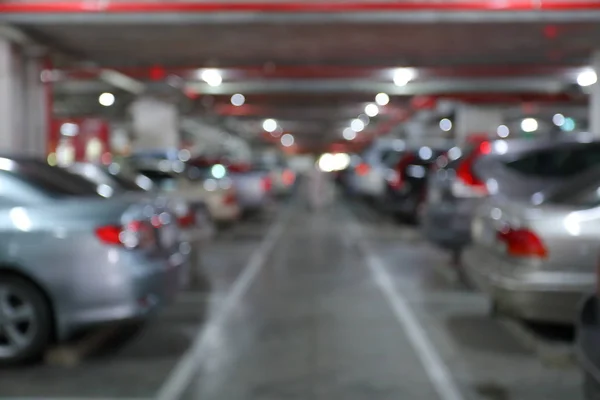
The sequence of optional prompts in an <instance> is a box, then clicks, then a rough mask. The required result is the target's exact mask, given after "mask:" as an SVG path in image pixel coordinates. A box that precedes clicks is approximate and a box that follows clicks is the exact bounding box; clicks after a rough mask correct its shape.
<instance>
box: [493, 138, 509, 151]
mask: <svg viewBox="0 0 600 400" xmlns="http://www.w3.org/2000/svg"><path fill="white" fill-rule="evenodd" d="M494 150H495V151H496V153H498V154H506V152H507V151H508V143H506V141H504V140H496V141H495V142H494Z"/></svg>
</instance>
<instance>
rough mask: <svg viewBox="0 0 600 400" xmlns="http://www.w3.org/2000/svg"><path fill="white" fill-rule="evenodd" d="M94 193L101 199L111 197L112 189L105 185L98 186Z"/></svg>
mask: <svg viewBox="0 0 600 400" xmlns="http://www.w3.org/2000/svg"><path fill="white" fill-rule="evenodd" d="M96 192H97V193H98V194H99V195H100V196H102V197H111V196H112V195H113V193H114V190H113V188H111V187H110V186H108V185H106V184H102V185H98V187H97V188H96Z"/></svg>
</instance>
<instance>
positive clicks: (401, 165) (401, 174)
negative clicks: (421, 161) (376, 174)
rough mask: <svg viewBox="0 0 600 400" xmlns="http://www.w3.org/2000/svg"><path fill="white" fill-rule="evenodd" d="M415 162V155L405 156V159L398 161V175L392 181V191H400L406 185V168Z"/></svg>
mask: <svg viewBox="0 0 600 400" xmlns="http://www.w3.org/2000/svg"><path fill="white" fill-rule="evenodd" d="M414 160H415V156H414V154H410V153H409V154H405V155H404V157H402V158H401V159H400V161H398V164H396V168H395V170H396V174H395V175H394V177H393V179H392V180H391V181H390V186H391V187H392V189H396V190H398V189H400V188H402V186H403V185H404V180H405V179H406V168H407V167H408V166H409V165H410V163H411V162H413V161H414Z"/></svg>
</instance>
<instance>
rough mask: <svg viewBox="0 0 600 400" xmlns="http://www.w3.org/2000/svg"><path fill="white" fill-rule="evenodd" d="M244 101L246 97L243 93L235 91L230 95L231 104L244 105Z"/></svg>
mask: <svg viewBox="0 0 600 400" xmlns="http://www.w3.org/2000/svg"><path fill="white" fill-rule="evenodd" d="M245 102H246V98H245V97H244V95H243V94H240V93H236V94H234V95H233V96H231V104H233V105H234V106H236V107H239V106H242V105H244V103H245Z"/></svg>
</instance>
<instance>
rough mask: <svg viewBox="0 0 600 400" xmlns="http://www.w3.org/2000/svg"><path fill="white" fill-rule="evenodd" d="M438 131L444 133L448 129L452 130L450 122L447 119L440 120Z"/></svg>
mask: <svg viewBox="0 0 600 400" xmlns="http://www.w3.org/2000/svg"><path fill="white" fill-rule="evenodd" d="M440 129H441V130H443V131H444V132H448V131H449V130H450V129H452V121H450V120H449V119H448V118H443V119H441V120H440Z"/></svg>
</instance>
